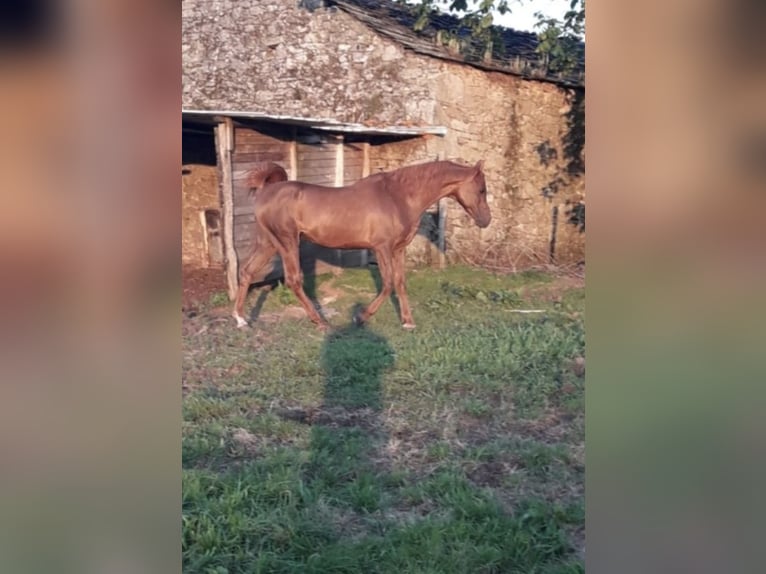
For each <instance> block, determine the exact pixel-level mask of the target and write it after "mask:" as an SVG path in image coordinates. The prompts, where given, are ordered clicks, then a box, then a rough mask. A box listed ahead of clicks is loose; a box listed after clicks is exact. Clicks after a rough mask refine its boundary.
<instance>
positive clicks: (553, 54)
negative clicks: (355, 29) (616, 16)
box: [413, 0, 585, 73]
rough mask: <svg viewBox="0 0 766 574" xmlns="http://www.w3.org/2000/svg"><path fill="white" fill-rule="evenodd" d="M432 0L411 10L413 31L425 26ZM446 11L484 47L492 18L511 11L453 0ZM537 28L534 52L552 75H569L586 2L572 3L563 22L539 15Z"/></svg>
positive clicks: (479, 0)
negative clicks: (413, 20) (496, 14)
mask: <svg viewBox="0 0 766 574" xmlns="http://www.w3.org/2000/svg"><path fill="white" fill-rule="evenodd" d="M436 4H437V2H436V1H435V0H420V2H417V3H415V6H414V7H413V10H414V11H415V14H416V22H415V25H414V29H415V30H417V31H420V30H423V29H424V28H425V27H426V26H428V22H429V16H430V14H431V13H432V12H433V11H434V10H436V7H435V5H436ZM446 9H447V10H448V11H450V12H453V13H455V14H456V15H457V16H458V17H459V18H460V19H461V21H462V23H463V24H464V25H465V26H467V27H468V28H469V29H470V30H471V33H472V36H473V37H474V38H475V39H477V40H479V41H480V42H481V44H482V45H483V46H485V47H488V46H491V45H492V44H491V43H492V42H493V39H494V36H495V35H494V33H493V31H492V26H493V24H494V18H493V14H495V13H499V14H505V13H507V12H510V11H511V7H510V3H509V2H508V0H471V1H469V0H452V1H451V2H450V3H449V4H448V5H447V6H446ZM535 16H536V17H537V24H536V27H537V28H538V29H539V32H538V40H539V45H538V47H537V52H538V53H539V54H540V55H541V56H542V58H543V61H544V62H545V64H546V66H547V68H548V70H549V71H551V72H563V73H566V72H571V71H573V70H574V69H576V68H577V67H578V66H579V64H580V61H581V58H582V54H581V47H580V41H581V40H582V38H583V36H584V34H585V0H571V1H570V5H569V10H568V11H567V12H566V13H565V14H564V17H563V19H561V20H559V19H557V18H552V17H550V16H547V15H545V14H543V13H542V12H538V13H536V14H535Z"/></svg>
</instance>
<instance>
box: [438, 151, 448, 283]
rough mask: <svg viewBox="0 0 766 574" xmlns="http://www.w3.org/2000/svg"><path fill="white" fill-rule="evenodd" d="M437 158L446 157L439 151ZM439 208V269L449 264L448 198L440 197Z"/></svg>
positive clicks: (440, 159)
mask: <svg viewBox="0 0 766 574" xmlns="http://www.w3.org/2000/svg"><path fill="white" fill-rule="evenodd" d="M436 159H438V160H439V161H442V160H443V159H444V154H443V153H441V152H439V154H438V155H437V156H436ZM437 210H438V214H439V215H438V220H437V225H438V233H437V245H436V248H437V251H438V256H437V257H438V261H439V269H444V268H445V267H446V265H447V255H446V250H447V241H446V230H447V205H446V200H445V199H444V198H442V199H440V200H439V202H438V203H437Z"/></svg>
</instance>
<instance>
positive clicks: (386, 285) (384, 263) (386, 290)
mask: <svg viewBox="0 0 766 574" xmlns="http://www.w3.org/2000/svg"><path fill="white" fill-rule="evenodd" d="M375 259H377V261H378V270H379V271H380V279H381V281H382V283H383V287H382V289H381V290H380V293H378V296H377V297H375V299H373V300H372V303H370V304H369V305H368V306H367V308H366V309H364V310H362V311H360V312H359V313H357V314H356V315H355V316H354V322H355V323H357V324H358V325H361V324H362V323H365V322H367V321H368V320H369V318H370V317H372V316H373V315H374V314H375V313H377V311H378V309H379V308H380V306H381V305H382V304H383V302H384V301H385V300H386V299H387V298H388V297H390V296H391V291H392V289H393V281H392V271H391V269H392V262H391V252H390V251H389V250H388V249H376V250H375Z"/></svg>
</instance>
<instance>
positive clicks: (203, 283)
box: [181, 265, 227, 312]
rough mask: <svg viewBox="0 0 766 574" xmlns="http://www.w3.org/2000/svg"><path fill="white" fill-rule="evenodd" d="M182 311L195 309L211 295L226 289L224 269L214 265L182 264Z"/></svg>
mask: <svg viewBox="0 0 766 574" xmlns="http://www.w3.org/2000/svg"><path fill="white" fill-rule="evenodd" d="M181 281H182V285H183V294H182V296H181V309H182V311H187V312H188V311H195V310H198V309H199V308H200V307H201V306H203V305H206V304H207V303H208V302H209V301H210V297H211V295H213V294H214V293H219V292H221V291H223V292H224V293H225V292H226V291H227V287H226V277H225V275H224V270H223V269H221V268H216V267H209V268H199V267H192V266H189V265H184V266H183V268H182V271H181Z"/></svg>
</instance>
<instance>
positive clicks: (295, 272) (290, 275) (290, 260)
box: [280, 242, 330, 331]
mask: <svg viewBox="0 0 766 574" xmlns="http://www.w3.org/2000/svg"><path fill="white" fill-rule="evenodd" d="M280 255H281V256H282V264H283V265H284V269H285V285H287V286H288V287H289V288H290V289H292V291H293V293H295V296H296V297H298V300H299V301H300V302H301V305H303V308H304V309H305V310H306V314H307V315H308V317H309V319H311V321H312V322H313V323H314V324H315V325H317V327H319V329H320V330H322V331H327V330H328V329H329V327H330V326H329V324H328V323H327V321H326V320H325V319H323V318H322V316H321V315H320V314H319V313H318V312H317V309H316V307H315V306H314V303H313V302H312V301H311V299H309V298H308V295H306V292H305V291H304V290H303V271H301V264H300V243H298V242H296V244H295V245H290V246H285V250H284V251H282V250H280Z"/></svg>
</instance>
